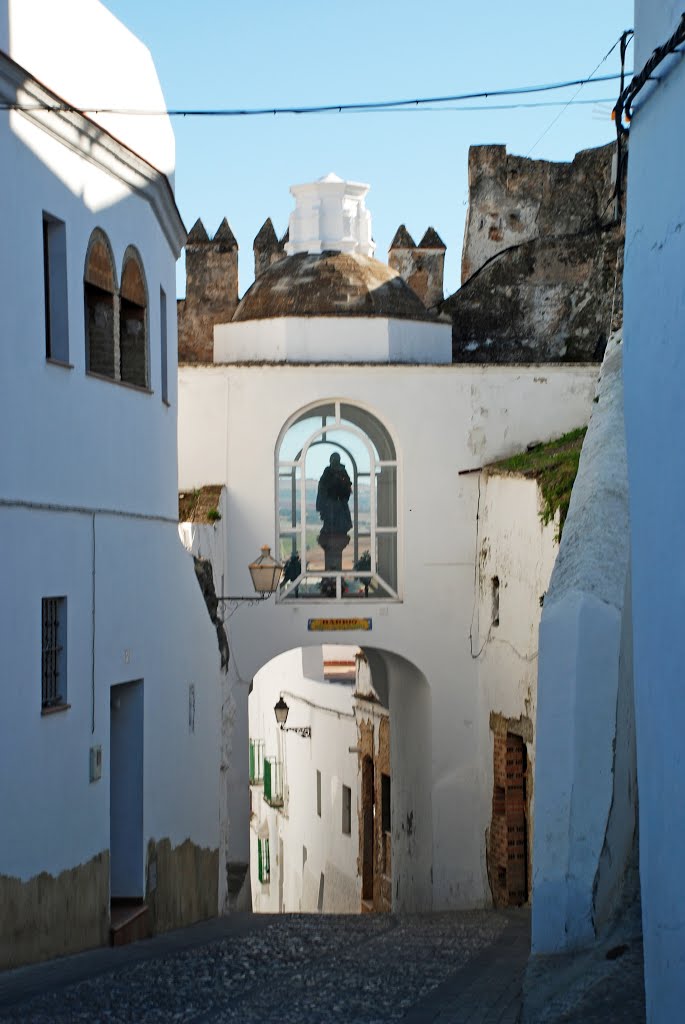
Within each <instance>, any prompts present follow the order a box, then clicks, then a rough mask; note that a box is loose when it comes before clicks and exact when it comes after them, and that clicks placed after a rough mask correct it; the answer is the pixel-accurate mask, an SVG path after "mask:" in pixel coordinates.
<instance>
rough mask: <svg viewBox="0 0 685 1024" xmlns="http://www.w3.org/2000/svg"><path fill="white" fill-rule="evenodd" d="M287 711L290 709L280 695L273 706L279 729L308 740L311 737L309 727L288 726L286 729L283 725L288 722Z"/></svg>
mask: <svg viewBox="0 0 685 1024" xmlns="http://www.w3.org/2000/svg"><path fill="white" fill-rule="evenodd" d="M289 711H290V708H289V707H288V705H287V704H286V702H285V701H284V700H283V694H281V696H280V697H279V698H278V700H277V701H276V703H275V705H274V714H275V716H276V721H277V722H278V724H279V726H280V727H281V732H294V733H297V735H298V736H303V737H304V738H305V739H310V738H311V735H312V730H311V728H310V726H308V725H302V726H294V725H289V726H287V727H286V724H285V723H286V722H287V721H288V712H289Z"/></svg>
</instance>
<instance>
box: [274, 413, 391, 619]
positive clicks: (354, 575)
mask: <svg viewBox="0 0 685 1024" xmlns="http://www.w3.org/2000/svg"><path fill="white" fill-rule="evenodd" d="M276 463H277V479H276V496H277V521H278V550H279V553H280V558H281V560H282V561H283V562H284V564H285V572H284V575H283V580H282V583H281V586H280V591H279V600H321V599H327V600H339V601H340V600H345V601H355V602H357V601H368V600H374V599H375V600H381V601H397V600H399V598H400V585H399V573H398V530H399V524H398V512H397V509H398V501H397V487H398V462H397V452H396V448H395V444H394V442H393V439H392V437H391V435H390V432H389V431H388V430H387V428H386V427H385V426H384V425H383V424H382V423H381V421H380V420H379V419H378V418H377V417H376V416H374V415H373V414H372V413H371V412H369V411H368V410H367V409H365V408H363V407H361V406H358V405H354V404H352V403H350V402H345V401H340V400H331V401H327V402H321V403H320V404H317V405H315V406H311V407H310V408H308V409H305V410H302V411H301V412H300V413H298V414H297V415H296V416H295V417H293V418H292V419H291V420H290V421H289V423H288V424H287V425H286V427H285V428H284V430H283V432H282V434H281V439H280V442H279V445H278V451H277V459H276Z"/></svg>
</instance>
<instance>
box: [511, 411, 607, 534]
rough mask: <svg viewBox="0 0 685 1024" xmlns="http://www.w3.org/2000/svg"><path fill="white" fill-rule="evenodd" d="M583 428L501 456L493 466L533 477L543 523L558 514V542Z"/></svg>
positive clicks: (584, 431)
mask: <svg viewBox="0 0 685 1024" xmlns="http://www.w3.org/2000/svg"><path fill="white" fill-rule="evenodd" d="M586 431H587V427H580V428H579V429H578V430H571V431H570V432H569V433H568V434H564V435H563V437H559V438H557V440H556V441H549V442H548V443H547V444H540V445H536V446H535V448H533V449H531V450H530V451H526V452H521V454H520V455H513V456H512V457H511V458H510V459H503V460H502V461H501V462H498V463H496V465H495V466H494V467H493V468H494V469H499V470H503V471H504V472H507V473H519V474H521V475H522V476H526V477H533V478H534V479H536V480H537V482H538V487H539V488H540V494H541V495H542V508H541V509H540V519H541V520H542V522H543V523H544V524H545V525H547V523H551V522H552V520H553V519H554V517H555V515H556V514H557V512H558V513H559V528H558V530H557V535H556V539H557V540H558V541H559V540H561V534H562V531H563V528H564V523H565V521H566V516H567V514H568V506H569V502H570V501H571V491H572V490H573V484H574V482H575V479H576V475H577V473H578V463H579V461H580V451H581V448H582V447H583V441H584V440H585V434H586Z"/></svg>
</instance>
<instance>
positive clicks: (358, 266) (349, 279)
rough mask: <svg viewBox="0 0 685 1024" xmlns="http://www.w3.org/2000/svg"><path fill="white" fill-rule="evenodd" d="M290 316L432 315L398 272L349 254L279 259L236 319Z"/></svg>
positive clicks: (406, 317) (259, 280)
mask: <svg viewBox="0 0 685 1024" xmlns="http://www.w3.org/2000/svg"><path fill="white" fill-rule="evenodd" d="M285 316H378V317H391V318H395V319H400V320H431V319H432V317H431V316H430V315H429V313H428V310H427V309H426V307H425V306H424V304H423V303H422V302H421V300H420V299H419V297H418V296H417V295H416V293H415V292H413V291H412V289H411V288H410V287H409V285H408V284H407V283H406V282H405V281H404V280H403V279H402V278H401V277H400V275H399V274H398V273H397V272H396V271H395V270H392V269H391V268H390V267H388V266H386V265H385V263H380V262H379V261H378V260H374V259H372V258H371V257H370V256H362V255H360V254H359V253H344V252H321V253H315V254H310V253H296V254H295V255H293V256H288V258H287V259H284V260H281V261H280V262H279V263H274V264H273V265H272V266H271V267H269V269H268V270H266V271H265V272H264V273H263V274H262V275H260V277H258V278H257V280H256V281H255V283H254V284H253V285H252V287H251V288H250V289H249V290H248V291H247V292H246V293H245V295H244V296H243V298H242V301H241V302H240V304H239V305H238V308H237V309H236V311H235V314H234V316H233V321H234V322H236V321H241V320H267V319H272V318H276V317H285Z"/></svg>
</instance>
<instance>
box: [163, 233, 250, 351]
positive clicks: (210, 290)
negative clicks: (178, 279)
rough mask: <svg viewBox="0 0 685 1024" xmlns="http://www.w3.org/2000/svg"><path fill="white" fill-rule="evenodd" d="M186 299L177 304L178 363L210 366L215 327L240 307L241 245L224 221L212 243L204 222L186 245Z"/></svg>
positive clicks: (190, 235) (225, 321)
mask: <svg viewBox="0 0 685 1024" xmlns="http://www.w3.org/2000/svg"><path fill="white" fill-rule="evenodd" d="M185 252H186V297H185V299H179V301H178V361H179V363H211V362H213V358H214V325H215V324H225V323H228V322H229V320H230V319H231V317H232V316H233V314H234V313H235V311H236V308H237V306H238V243H237V242H236V240H235V237H234V235H233V232H232V231H231V229H230V227H229V225H228V221H227V220H226V218H224V219H223V220H222V222H221V224H220V226H219V229H218V231H217V232H216V234H215V235H214V238H212V239H210V238H209V236H208V234H207V232H206V230H205V226H204V224H203V223H202V221H201V220H198V221H196V223H195V225H194V227H193V228H192V230H191V232H190V234H189V235H188V239H187V241H186V247H185Z"/></svg>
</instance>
